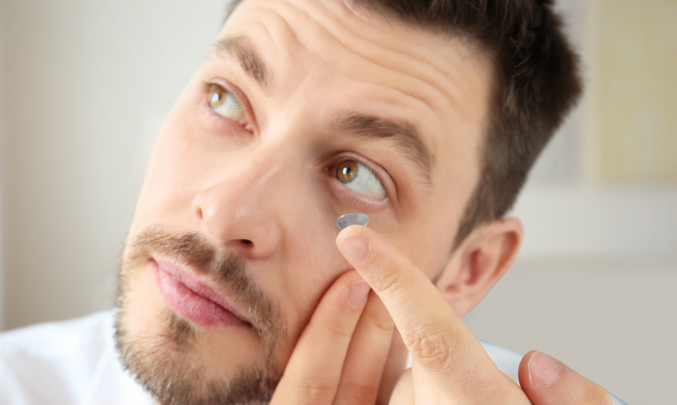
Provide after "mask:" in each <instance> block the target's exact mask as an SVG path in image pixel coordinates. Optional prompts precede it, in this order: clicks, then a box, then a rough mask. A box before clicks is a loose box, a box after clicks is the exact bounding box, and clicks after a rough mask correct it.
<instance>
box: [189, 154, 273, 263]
mask: <svg viewBox="0 0 677 405" xmlns="http://www.w3.org/2000/svg"><path fill="white" fill-rule="evenodd" d="M237 155H238V156H233V157H232V158H231V159H228V162H227V163H225V164H223V165H219V167H217V168H216V169H215V170H214V173H213V174H212V175H211V176H210V177H209V179H208V180H207V181H206V182H205V184H204V185H203V186H202V187H201V188H200V190H199V191H198V192H197V194H196V195H195V197H194V199H193V212H194V214H195V216H196V218H197V221H198V223H199V226H200V227H201V228H202V231H203V232H205V233H206V234H207V235H208V237H210V238H212V239H214V240H215V241H216V242H217V243H219V244H220V245H222V246H223V245H225V246H227V247H229V248H232V249H235V250H236V251H237V253H239V254H240V255H242V256H243V257H246V258H250V259H263V258H266V257H269V256H271V255H273V254H274V253H275V252H276V251H277V249H278V248H279V246H280V242H281V237H282V230H281V224H280V216H279V215H280V214H281V211H280V210H279V209H278V207H281V206H283V204H284V201H281V200H280V197H281V196H280V194H279V193H278V190H280V187H283V186H282V182H281V181H280V180H281V179H280V177H281V176H279V174H280V173H281V171H282V170H281V167H282V165H281V162H280V159H279V157H275V156H274V155H273V153H266V152H261V151H249V152H239V153H237Z"/></svg>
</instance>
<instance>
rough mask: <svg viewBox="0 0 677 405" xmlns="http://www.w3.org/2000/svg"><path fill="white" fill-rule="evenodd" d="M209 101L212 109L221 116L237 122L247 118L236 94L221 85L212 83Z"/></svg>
mask: <svg viewBox="0 0 677 405" xmlns="http://www.w3.org/2000/svg"><path fill="white" fill-rule="evenodd" d="M208 101H209V106H210V107H211V108H212V110H214V111H216V113H218V114H219V115H221V116H224V117H226V118H228V119H231V120H233V121H235V122H241V121H243V120H245V119H246V117H245V113H244V109H243V108H242V105H241V104H240V102H239V101H238V99H237V98H236V97H235V95H234V94H233V93H231V92H229V91H228V90H226V89H224V88H223V87H221V86H217V85H211V86H210V87H209V100H208Z"/></svg>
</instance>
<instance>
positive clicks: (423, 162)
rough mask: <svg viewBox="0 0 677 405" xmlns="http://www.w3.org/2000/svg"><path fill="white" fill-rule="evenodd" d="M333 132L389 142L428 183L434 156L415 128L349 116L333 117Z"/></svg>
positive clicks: (404, 122)
mask: <svg viewBox="0 0 677 405" xmlns="http://www.w3.org/2000/svg"><path fill="white" fill-rule="evenodd" d="M331 127H332V129H333V130H335V131H336V132H343V133H349V134H352V135H354V136H357V137H359V138H361V139H365V140H372V139H387V140H390V141H393V142H394V144H395V146H396V147H397V148H398V149H399V150H400V152H401V153H402V154H403V155H404V156H405V157H407V158H408V159H409V160H410V161H411V162H413V163H414V164H416V165H417V166H418V168H419V171H420V174H421V175H422V176H423V178H424V179H425V181H426V183H427V184H431V183H432V180H431V179H432V171H433V167H434V165H435V156H434V155H433V154H432V152H431V151H430V149H428V147H427V146H426V144H425V143H424V142H423V139H422V138H421V136H420V134H419V132H418V130H417V128H416V126H414V125H413V124H411V123H409V122H407V121H399V120H391V119H387V118H382V117H378V116H375V115H369V114H363V113H359V112H352V113H348V114H345V115H339V116H337V117H336V118H335V119H334V120H333V122H332V125H331Z"/></svg>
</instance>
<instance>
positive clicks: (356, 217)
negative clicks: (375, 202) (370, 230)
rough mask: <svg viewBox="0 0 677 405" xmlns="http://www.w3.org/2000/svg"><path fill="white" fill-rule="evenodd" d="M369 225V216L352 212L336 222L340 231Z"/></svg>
mask: <svg viewBox="0 0 677 405" xmlns="http://www.w3.org/2000/svg"><path fill="white" fill-rule="evenodd" d="M368 223H369V216H368V215H367V214H363V213H361V212H351V213H349V214H343V215H341V216H340V217H338V219H337V220H336V226H338V228H339V229H343V228H345V227H348V226H350V225H362V226H367V224H368Z"/></svg>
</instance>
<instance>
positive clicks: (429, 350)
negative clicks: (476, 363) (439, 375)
mask: <svg viewBox="0 0 677 405" xmlns="http://www.w3.org/2000/svg"><path fill="white" fill-rule="evenodd" d="M405 344H406V345H407V347H408V348H409V351H411V354H412V356H413V357H414V359H416V361H417V362H418V363H419V364H421V365H422V366H424V367H426V368H429V369H431V370H443V369H447V368H448V367H450V366H451V363H452V361H453V355H452V353H453V346H452V342H451V339H450V337H449V336H448V335H447V334H445V333H442V332H441V331H439V332H435V331H430V330H427V331H425V332H423V331H415V332H412V333H411V334H409V335H408V336H407V339H406V340H405Z"/></svg>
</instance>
